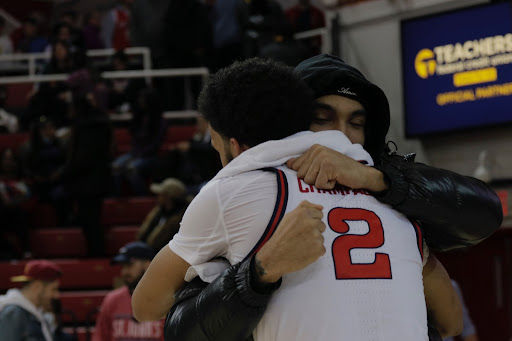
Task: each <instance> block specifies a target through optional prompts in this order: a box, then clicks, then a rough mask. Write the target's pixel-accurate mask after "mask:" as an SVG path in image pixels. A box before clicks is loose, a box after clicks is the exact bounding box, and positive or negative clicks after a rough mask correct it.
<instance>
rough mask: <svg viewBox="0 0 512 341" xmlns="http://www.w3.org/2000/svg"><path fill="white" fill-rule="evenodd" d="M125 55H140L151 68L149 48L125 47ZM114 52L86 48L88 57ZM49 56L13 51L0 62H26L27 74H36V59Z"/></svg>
mask: <svg viewBox="0 0 512 341" xmlns="http://www.w3.org/2000/svg"><path fill="white" fill-rule="evenodd" d="M123 51H124V52H125V53H126V54H127V55H141V56H142V68H143V70H151V69H152V65H151V50H150V49H149V48H147V47H127V48H126V49H124V50H123ZM115 53H116V50H115V49H101V50H87V51H86V55H87V56H88V57H108V56H112V55H114V54H115ZM50 58H51V53H50V52H38V53H13V54H2V55H0V62H27V63H28V75H29V76H33V75H36V72H37V61H38V60H49V59H50Z"/></svg>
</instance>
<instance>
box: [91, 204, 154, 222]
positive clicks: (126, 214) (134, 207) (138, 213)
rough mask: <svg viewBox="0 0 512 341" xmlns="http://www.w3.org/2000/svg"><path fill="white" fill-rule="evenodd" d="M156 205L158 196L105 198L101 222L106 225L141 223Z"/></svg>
mask: <svg viewBox="0 0 512 341" xmlns="http://www.w3.org/2000/svg"><path fill="white" fill-rule="evenodd" d="M155 205H156V197H136V198H120V199H105V200H104V201H103V210H102V214H101V224H102V225H104V226H113V225H140V224H141V223H142V221H143V220H144V218H145V217H146V215H147V214H148V213H149V211H151V209H152V208H153V207H154V206H155Z"/></svg>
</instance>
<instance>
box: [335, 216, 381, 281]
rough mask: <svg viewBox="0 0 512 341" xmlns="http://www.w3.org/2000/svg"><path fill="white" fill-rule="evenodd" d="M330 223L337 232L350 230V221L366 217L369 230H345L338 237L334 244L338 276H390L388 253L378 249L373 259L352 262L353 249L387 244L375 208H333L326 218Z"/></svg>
mask: <svg viewBox="0 0 512 341" xmlns="http://www.w3.org/2000/svg"><path fill="white" fill-rule="evenodd" d="M327 219H328V220H327V221H328V223H329V227H330V228H331V229H332V230H333V231H334V232H338V233H346V232H348V230H349V226H348V224H347V223H346V222H347V221H365V222H366V223H368V227H369V231H368V233H367V234H364V235H354V234H345V235H342V236H339V237H337V238H336V239H335V240H334V242H333V244H332V257H333V259H334V267H335V269H336V278H337V279H376V278H383V279H389V278H391V263H390V262H389V255H388V254H386V253H378V252H376V253H375V261H374V262H373V263H364V264H357V263H352V259H351V258H350V250H352V249H373V248H378V247H380V246H382V245H383V244H384V230H383V229H382V222H381V220H380V218H379V217H378V216H377V215H376V214H375V213H374V212H372V211H368V210H365V209H362V208H341V207H338V208H334V209H332V210H331V211H330V212H329V216H328V218H327Z"/></svg>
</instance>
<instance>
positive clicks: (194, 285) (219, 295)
mask: <svg viewBox="0 0 512 341" xmlns="http://www.w3.org/2000/svg"><path fill="white" fill-rule="evenodd" d="M253 272H254V271H253V270H252V268H251V259H248V260H246V261H244V262H242V263H239V264H235V265H233V266H231V267H230V268H229V269H227V270H226V271H224V272H223V273H222V274H221V275H220V276H219V277H218V278H217V279H216V280H215V281H213V282H212V283H210V284H208V285H207V286H206V287H205V288H204V289H203V287H204V286H205V285H206V283H204V285H201V283H200V279H195V280H194V281H193V282H191V283H190V284H189V285H188V288H186V289H184V290H182V291H180V293H178V295H177V297H176V304H175V305H174V306H173V307H172V309H171V310H170V312H169V314H168V315H167V320H166V323H165V328H164V334H165V339H166V340H184V341H188V340H199V341H200V340H223V341H230V340H232V341H239V340H245V339H247V338H248V337H249V336H250V335H251V334H252V332H253V330H254V328H255V327H256V325H257V324H258V322H259V321H260V319H261V317H262V316H263V313H264V311H265V308H266V307H267V304H268V302H269V300H270V298H271V295H272V292H273V291H274V290H276V288H277V287H278V286H279V284H277V286H272V287H271V288H270V289H269V290H268V291H267V292H265V293H259V292H256V291H255V290H253V284H252V282H253V280H254V278H253V277H254V273H253Z"/></svg>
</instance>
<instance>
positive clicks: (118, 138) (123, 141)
mask: <svg viewBox="0 0 512 341" xmlns="http://www.w3.org/2000/svg"><path fill="white" fill-rule="evenodd" d="M114 139H115V142H116V155H120V154H124V153H128V152H129V151H130V149H131V148H132V134H131V133H130V130H128V129H126V128H117V129H115V130H114Z"/></svg>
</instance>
